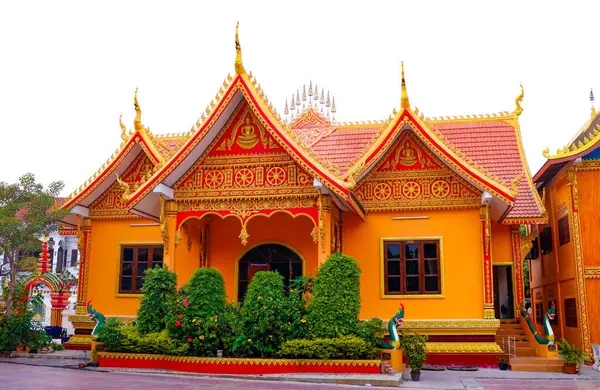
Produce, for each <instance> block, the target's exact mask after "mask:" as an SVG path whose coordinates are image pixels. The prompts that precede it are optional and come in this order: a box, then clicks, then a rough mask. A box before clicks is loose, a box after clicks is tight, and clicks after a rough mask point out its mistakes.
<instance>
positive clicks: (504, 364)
mask: <svg viewBox="0 0 600 390" xmlns="http://www.w3.org/2000/svg"><path fill="white" fill-rule="evenodd" d="M498 367H500V371H506V370H508V363H507V362H500V363H498Z"/></svg>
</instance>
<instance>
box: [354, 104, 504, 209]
mask: <svg viewBox="0 0 600 390" xmlns="http://www.w3.org/2000/svg"><path fill="white" fill-rule="evenodd" d="M404 115H407V116H408V117H409V119H410V120H411V122H412V123H413V124H415V126H416V127H417V129H418V130H419V133H420V134H421V135H422V136H424V137H425V138H426V139H427V140H428V141H429V142H431V143H432V144H433V145H434V146H435V148H436V149H437V150H438V152H440V153H442V154H443V155H444V156H446V157H447V158H448V159H450V160H451V161H452V162H454V163H455V164H457V165H458V166H460V167H461V168H462V169H463V170H464V171H465V172H466V173H467V175H469V177H471V178H473V179H475V180H476V181H478V182H480V183H483V184H484V185H485V186H487V187H490V188H491V189H493V190H494V191H496V192H498V193H499V194H501V195H502V196H504V197H506V198H507V199H509V200H510V201H511V202H514V200H515V197H513V196H512V195H510V194H508V193H506V192H504V191H502V190H500V189H499V188H498V187H496V186H495V185H493V184H491V183H490V182H488V181H487V180H485V179H484V178H481V177H479V176H477V175H474V174H473V173H472V172H471V169H470V168H469V167H468V166H466V165H465V164H464V162H463V161H462V160H459V159H457V158H455V157H454V156H452V155H451V154H449V153H447V152H446V151H445V150H444V149H443V148H442V147H441V146H440V144H439V143H438V141H437V140H436V139H434V138H433V137H431V136H430V135H429V134H428V133H427V131H425V130H424V129H423V127H422V126H421V125H420V124H419V122H418V121H417V120H416V119H415V118H414V117H413V116H412V114H411V113H410V111H408V110H406V109H404V111H402V112H401V114H400V115H399V116H398V120H397V121H396V123H395V124H394V127H393V128H392V130H391V131H390V132H389V133H388V135H387V136H386V138H385V139H384V141H383V142H382V143H381V144H379V146H378V147H377V148H376V149H375V150H374V151H373V153H371V154H370V155H369V156H368V157H367V158H366V159H365V164H368V163H369V162H370V161H371V160H372V159H373V158H374V156H375V155H377V153H379V151H380V150H381V149H382V148H386V149H389V148H390V147H391V146H392V145H391V144H390V143H389V141H390V138H391V136H392V134H394V133H395V132H396V129H397V128H398V125H399V124H400V123H401V122H402V118H403V117H404ZM372 168H373V167H371V168H370V169H372ZM370 169H369V170H370Z"/></svg>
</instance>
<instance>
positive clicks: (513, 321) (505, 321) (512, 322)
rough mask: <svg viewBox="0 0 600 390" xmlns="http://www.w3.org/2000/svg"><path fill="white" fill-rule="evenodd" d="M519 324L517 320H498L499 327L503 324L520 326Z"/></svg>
mask: <svg viewBox="0 0 600 390" xmlns="http://www.w3.org/2000/svg"><path fill="white" fill-rule="evenodd" d="M520 323H521V322H520V321H519V320H515V319H506V320H500V325H503V324H520Z"/></svg>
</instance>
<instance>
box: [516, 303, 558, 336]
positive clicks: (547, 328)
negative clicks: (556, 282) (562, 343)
mask: <svg viewBox="0 0 600 390" xmlns="http://www.w3.org/2000/svg"><path fill="white" fill-rule="evenodd" d="M521 316H522V317H523V318H525V321H527V325H529V330H531V333H533V336H534V337H535V341H537V342H538V344H543V345H554V332H553V331H552V326H551V325H550V321H552V320H554V317H555V316H556V305H555V304H554V301H551V302H550V307H549V308H548V312H547V313H546V314H545V315H544V317H543V318H542V324H543V325H544V333H545V334H546V337H544V336H542V335H541V334H540V332H538V330H537V328H536V326H535V321H534V319H533V313H532V310H531V302H529V300H528V299H526V300H525V301H523V302H522V303H521Z"/></svg>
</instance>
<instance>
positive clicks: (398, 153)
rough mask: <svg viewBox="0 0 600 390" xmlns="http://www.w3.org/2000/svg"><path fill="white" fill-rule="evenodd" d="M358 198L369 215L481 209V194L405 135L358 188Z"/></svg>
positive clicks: (416, 140)
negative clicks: (427, 210)
mask: <svg viewBox="0 0 600 390" xmlns="http://www.w3.org/2000/svg"><path fill="white" fill-rule="evenodd" d="M355 193H356V196H357V197H358V199H359V200H360V201H361V202H362V204H363V205H364V206H365V208H366V209H367V210H368V211H382V210H416V209H445V208H448V209H451V208H467V207H478V206H479V205H480V203H481V192H480V191H479V190H477V189H476V188H475V187H473V186H472V185H470V184H469V183H467V182H466V181H465V180H463V179H462V178H460V177H459V176H458V175H456V174H455V173H454V172H453V171H451V170H450V169H449V168H448V167H446V166H445V165H444V163H443V162H441V161H440V160H439V159H438V158H437V157H436V156H434V155H433V154H432V153H431V152H430V151H429V149H427V147H426V146H424V145H423V143H422V142H421V141H420V140H419V139H417V137H415V135H414V134H413V133H412V132H410V131H406V132H404V133H403V134H402V135H401V136H400V139H398V140H397V141H396V145H395V146H394V147H393V148H392V149H391V150H390V151H389V152H388V153H387V154H386V155H385V156H384V157H383V159H382V160H381V161H380V162H379V164H378V165H377V167H375V169H374V170H373V171H372V172H371V173H370V174H369V175H368V176H367V177H366V178H365V179H364V180H363V181H362V182H361V183H360V184H359V186H358V188H357V189H356V191H355Z"/></svg>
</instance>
